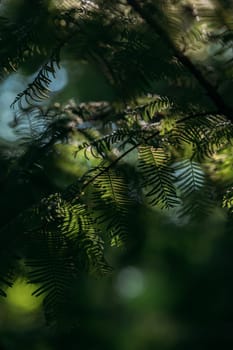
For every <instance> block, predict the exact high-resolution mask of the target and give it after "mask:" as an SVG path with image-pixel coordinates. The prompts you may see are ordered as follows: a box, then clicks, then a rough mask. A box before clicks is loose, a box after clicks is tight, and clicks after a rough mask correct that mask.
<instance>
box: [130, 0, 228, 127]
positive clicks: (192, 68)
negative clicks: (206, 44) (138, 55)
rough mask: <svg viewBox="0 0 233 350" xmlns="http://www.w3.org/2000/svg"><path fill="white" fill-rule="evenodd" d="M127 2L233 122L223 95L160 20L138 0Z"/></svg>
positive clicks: (219, 110) (218, 108)
mask: <svg viewBox="0 0 233 350" xmlns="http://www.w3.org/2000/svg"><path fill="white" fill-rule="evenodd" d="M127 3H128V4H129V5H130V6H131V7H132V8H133V9H134V11H135V12H137V13H138V14H139V16H140V17H141V18H142V19H143V20H144V21H145V22H146V23H147V24H148V25H149V26H150V27H151V28H152V29H153V30H154V31H155V32H156V33H157V34H158V35H159V36H160V37H161V38H162V39H163V40H164V42H165V44H166V45H167V46H168V47H169V48H170V49H171V50H172V51H173V53H174V56H175V57H176V58H177V59H178V60H179V61H180V62H181V63H182V64H183V66H184V67H186V69H187V70H188V71H189V72H190V73H191V74H192V75H193V76H194V77H195V78H196V80H197V81H198V82H199V84H200V85H201V86H202V87H203V88H204V90H205V91H206V93H207V95H208V96H209V98H210V99H211V100H212V102H213V103H214V105H215V106H216V107H217V110H218V112H219V113H220V114H224V115H225V116H226V117H227V118H228V119H229V120H230V121H231V122H233V109H232V108H231V107H229V106H227V105H226V103H225V101H224V100H223V98H222V96H221V95H220V94H219V93H218V92H217V90H216V89H215V87H214V86H213V85H212V84H211V83H210V82H209V81H208V80H207V79H206V78H205V76H204V75H203V73H202V72H201V71H200V70H199V69H198V68H197V66H196V65H195V64H194V63H193V62H192V61H191V60H190V58H189V57H188V56H186V55H185V54H184V53H183V52H182V51H181V50H180V49H179V48H178V47H177V46H176V45H175V43H174V42H173V41H172V39H171V38H170V36H169V35H168V33H167V32H166V30H164V28H162V26H161V25H160V24H159V22H158V21H155V20H154V19H153V17H152V16H151V14H150V13H148V11H146V10H145V9H144V8H143V6H141V5H140V3H139V1H137V0H127Z"/></svg>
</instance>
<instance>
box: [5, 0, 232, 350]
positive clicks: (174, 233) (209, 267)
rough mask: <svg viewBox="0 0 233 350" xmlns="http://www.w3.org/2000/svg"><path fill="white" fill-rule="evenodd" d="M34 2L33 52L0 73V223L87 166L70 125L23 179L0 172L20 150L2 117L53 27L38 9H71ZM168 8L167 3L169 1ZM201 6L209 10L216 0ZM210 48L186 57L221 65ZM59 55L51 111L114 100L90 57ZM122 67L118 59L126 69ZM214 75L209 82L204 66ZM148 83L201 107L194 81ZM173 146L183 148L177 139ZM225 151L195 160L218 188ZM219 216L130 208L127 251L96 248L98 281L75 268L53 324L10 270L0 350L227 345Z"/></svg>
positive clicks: (223, 236)
mask: <svg viewBox="0 0 233 350" xmlns="http://www.w3.org/2000/svg"><path fill="white" fill-rule="evenodd" d="M43 3H44V7H41V11H42V12H41V14H40V16H36V18H37V19H38V21H37V23H36V24H35V23H33V25H34V26H35V25H36V32H37V33H40V35H37V36H36V37H35V38H34V39H33V40H35V41H36V40H38V47H40V50H38V53H37V54H35V55H34V56H33V58H30V57H29V59H28V60H26V62H23V64H22V65H21V66H20V70H19V72H18V73H17V74H18V75H16V73H12V75H10V76H9V77H8V78H6V79H10V80H8V83H7V80H3V82H2V86H1V87H0V89H1V93H3V92H4V91H5V90H6V86H7V91H5V94H6V95H4V99H5V101H7V105H4V108H3V109H2V112H1V113H2V115H3V117H2V118H1V128H2V130H1V141H0V143H1V150H0V175H1V177H0V180H1V199H0V205H1V221H2V223H4V222H7V221H8V220H9V218H11V217H12V216H14V215H17V214H18V213H19V212H21V211H22V209H24V208H25V209H26V208H28V207H29V206H30V205H32V204H34V203H35V202H37V201H38V200H39V199H41V198H42V197H43V196H46V195H48V194H50V193H52V192H54V191H62V190H64V189H65V188H66V187H67V186H68V185H70V184H71V183H73V182H74V181H75V180H76V179H77V178H79V177H80V176H81V175H82V174H83V173H84V172H85V171H87V170H89V169H91V168H92V167H93V166H95V165H97V164H98V161H97V160H96V158H95V157H93V156H92V155H91V153H90V154H88V158H89V159H88V160H87V159H86V158H85V156H84V154H83V152H80V153H79V154H78V156H77V155H76V149H77V142H78V141H80V139H82V138H83V139H85V137H84V136H83V135H82V132H81V131H75V132H74V133H72V135H70V138H71V140H72V142H70V143H57V144H55V145H54V146H53V148H52V151H50V152H49V153H45V154H42V156H41V158H40V159H39V162H38V164H36V171H35V169H34V170H33V176H31V177H30V181H27V173H26V175H25V177H24V178H25V181H22V178H21V177H20V176H18V174H17V172H13V174H12V175H11V178H10V179H9V178H8V180H7V181H6V174H8V173H10V171H11V167H12V164H11V159H12V158H14V157H12V154H13V155H14V154H16V155H17V154H18V153H20V152H21V147H22V146H21V144H20V137H19V134H17V132H16V133H14V132H13V133H12V125H10V126H9V122H10V121H11V122H12V120H13V112H9V109H7V106H9V105H10V103H11V102H12V101H13V99H14V97H15V95H16V94H17V93H18V92H20V91H22V90H23V89H24V88H25V86H27V84H28V82H29V81H31V80H32V77H33V76H34V75H35V72H37V71H38V69H39V67H40V66H41V63H42V62H44V60H45V58H46V57H47V54H46V52H47V50H48V48H50V46H51V42H53V41H54V40H55V36H56V34H55V30H54V26H53V25H52V24H51V23H50V22H49V20H48V19H49V18H50V17H49V13H50V12H51V11H53V12H55V13H56V11H57V12H59V9H60V7H63V9H66V8H67V7H69V6H71V7H72V6H74V3H75V2H74V1H70V2H69V1H43ZM100 3H101V2H100ZM173 3H174V4H175V5H176V3H178V1H173ZM184 3H185V2H184ZM191 3H192V2H191ZM193 3H195V1H193ZM197 3H198V1H197ZM210 3H211V4H212V6H217V2H216V1H212V2H211V1H210ZM35 4H36V2H35ZM0 6H1V7H2V9H1V10H2V11H3V13H4V16H7V17H10V18H12V19H13V20H14V21H16V22H17V23H24V22H25V19H30V18H34V16H33V11H35V12H36V11H37V7H36V5H35V7H34V2H28V1H23V0H22V1H18V0H17V1H16V0H15V1H7V0H5V1H2V2H1V5H0ZM221 6H223V7H224V6H225V7H226V9H229V8H232V6H233V5H232V2H231V1H222V2H221ZM221 8H222V7H221ZM184 16H186V15H185V14H184ZM58 22H59V23H58V24H59V25H61V26H64V27H66V25H67V24H66V23H65V22H62V20H59V19H58ZM89 34H90V33H89ZM94 34H95V33H93V37H95V35H94ZM94 39H95V38H93V42H94V43H95V40H94ZM91 44H93V43H91V42H90V45H91ZM35 45H37V44H35ZM41 47H42V49H41ZM14 49H15V48H14V47H12V50H14ZM161 50H163V48H161ZM164 50H165V49H164ZM211 50H213V47H211V45H209V46H208V45H207V46H204V47H201V48H200V51H199V54H198V55H197V54H196V53H195V52H194V53H193V59H194V60H195V59H196V60H197V61H211V63H213V62H214V63H213V65H215V66H217V67H219V66H220V67H221V65H222V64H223V59H222V58H219V56H217V55H214V54H213V53H212V51H211ZM200 52H201V53H202V54H201V53H200ZM63 55H64V57H62V60H61V67H62V69H61V70H62V71H63V73H62V74H61V75H60V77H59V76H58V77H57V80H56V81H55V82H54V85H53V87H52V93H51V96H50V98H49V99H48V101H45V102H44V103H45V104H46V103H47V104H49V103H50V104H51V105H53V106H55V107H56V106H58V107H59V106H61V105H63V104H65V103H67V100H69V99H70V98H72V99H73V100H75V101H77V102H79V103H81V102H90V101H99V100H104V101H110V102H112V101H115V100H117V99H118V98H119V91H117V90H115V89H114V88H113V86H112V85H111V84H110V83H109V81H107V79H106V77H105V76H104V74H103V73H102V72H101V70H100V69H99V68H98V65H95V64H94V63H93V62H92V60H90V61H89V62H87V61H85V60H84V59H83V60H82V59H80V60H79V55H80V52H74V50H70V51H69V50H68V49H67V52H66V49H65V50H64V52H63ZM195 55H196V56H197V57H196V56H195ZM80 56H81V55H80ZM77 57H78V59H77ZM130 64H131V63H130V62H127V67H128V68H129V66H130ZM208 67H209V66H208ZM211 72H212V71H211ZM211 72H210V74H211ZM213 76H214V77H213V78H215V79H216V80H217V79H218V77H216V76H215V75H214V73H213ZM9 81H10V82H9ZM7 84H8V85H7ZM134 84H135V81H134V80H133V79H132V81H131V82H130V84H129V86H127V87H126V88H127V89H129V92H131V91H130V89H131V88H132V89H133V86H134ZM231 84H232V80H231V77H230V78H229V80H227V78H226V79H225V81H224V84H223V86H222V87H221V89H222V91H223V90H224V91H225V94H224V96H225V99H226V100H227V101H230V102H231V103H232V100H231V94H232V93H231ZM136 85H137V84H135V86H136ZM194 85H195V83H194ZM174 86H175V88H174ZM16 89H17V91H15V90H16ZM153 89H154V91H155V92H156V91H159V93H160V94H161V95H163V93H164V92H165V93H166V95H167V96H172V98H173V101H178V102H180V103H183V105H184V108H185V106H190V99H189V98H187V96H191V95H192V97H193V99H192V100H191V104H195V103H196V101H198V104H199V105H203V106H205V108H208V107H209V106H210V107H211V106H212V104H211V102H210V101H208V98H207V96H206V95H204V94H203V92H202V91H201V90H200V88H197V87H195V86H193V85H191V86H186V85H185V84H183V83H181V82H179V81H177V82H176V83H174V85H172V84H171V85H170V86H169V87H168V86H167V81H164V80H163V79H161V81H160V80H159V79H158V80H155V81H154V83H153ZM193 89H194V90H193ZM189 90H191V91H189ZM193 91H194V93H193ZM123 92H124V91H123ZM198 93H199V94H198ZM0 98H1V97H0ZM1 101H2V103H3V99H2V98H1ZM11 113H12V114H11ZM106 128H108V126H104V127H103V128H102V129H98V125H97V124H96V130H95V133H96V135H101V133H103V134H104V133H105V132H106ZM21 136H22V133H21ZM184 152H186V153H187V154H188V153H189V149H188V145H187V146H186V148H185V150H184ZM9 154H10V155H11V156H10V157H9ZM232 157H233V156H232V146H231V145H229V146H226V147H224V148H223V149H220V150H219V151H217V152H215V154H214V155H213V157H211V159H206V160H205V161H203V167H204V168H205V169H206V171H207V174H208V176H209V179H210V181H211V182H212V184H213V185H214V187H215V188H216V191H217V193H218V192H219V193H220V192H221V190H222V189H223V188H226V187H227V186H228V185H231V184H232V182H233V172H232V162H233V159H232ZM132 158H133V159H134V156H132ZM29 159H30V158H29ZM129 164H131V163H130V162H129ZM21 167H22V168H23V169H24V164H23V165H20V164H19V168H18V169H19V171H21ZM25 168H26V167H25ZM29 171H31V170H29ZM12 177H13V180H12ZM226 218H227V212H226V210H225V209H222V208H218V207H217V206H216V208H214V210H213V211H212V214H211V215H209V216H208V217H205V216H204V217H200V218H199V219H198V220H196V221H195V222H193V223H190V222H188V223H185V222H184V223H180V222H177V218H176V212H171V213H167V212H165V213H164V212H163V213H161V211H159V210H157V209H154V208H150V207H148V206H146V205H143V204H142V203H138V205H137V206H135V207H134V209H133V212H132V214H131V217H130V218H129V223H128V225H129V232H128V235H129V245H128V247H127V248H125V247H121V248H118V249H116V248H114V247H110V248H108V250H107V252H106V255H107V257H108V261H110V264H111V266H113V273H112V274H111V276H109V277H105V278H101V279H99V278H94V277H90V276H89V277H88V276H87V275H86V274H83V275H80V277H79V281H78V282H77V285H74V286H73V288H72V298H70V300H72V302H71V303H70V304H69V296H67V299H68V300H67V308H66V310H63V311H64V312H63V321H62V322H61V324H60V328H59V330H56V331H55V330H53V329H50V328H48V327H47V326H46V322H45V319H44V315H43V312H42V306H41V305H42V301H41V299H40V298H35V297H33V296H31V293H32V292H33V291H34V289H35V288H34V286H32V285H29V284H28V283H27V281H25V280H24V278H23V269H24V267H23V266H21V267H20V268H21V269H22V271H21V270H20V271H19V273H18V275H19V277H18V279H17V281H16V282H15V284H14V286H13V287H12V288H9V289H8V297H7V298H6V299H3V298H2V299H1V300H0V350H13V349H16V348H17V349H19V350H20V349H30V350H53V349H58V350H59V349H71V350H72V349H86V350H98V349H101V350H102V349H113V350H114V349H121V350H131V349H132V350H154V349H158V350H182V349H184V350H186V349H189V350H192V349H195V350H196V349H200V350H202V349H203V350H206V349H219V348H225V347H228V348H231V346H232V345H233V332H232V330H233V303H232V294H233V282H232V274H233V255H232V249H233V237H232V229H231V227H229V226H227V220H226ZM20 268H19V269H20ZM20 276H21V277H20ZM74 301H75V302H74Z"/></svg>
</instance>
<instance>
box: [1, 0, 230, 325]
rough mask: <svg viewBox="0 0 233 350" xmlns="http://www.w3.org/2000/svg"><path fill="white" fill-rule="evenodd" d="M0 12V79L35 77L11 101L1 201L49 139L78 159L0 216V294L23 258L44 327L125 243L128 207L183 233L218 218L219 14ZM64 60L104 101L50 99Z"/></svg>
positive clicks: (223, 139) (136, 9)
mask: <svg viewBox="0 0 233 350" xmlns="http://www.w3.org/2000/svg"><path fill="white" fill-rule="evenodd" d="M1 6H2V7H3V8H2V14H1V16H2V17H1V19H0V35H1V44H0V52H1V64H0V69H1V74H2V76H3V77H4V78H5V77H6V76H7V75H8V74H11V73H12V72H14V71H16V70H20V69H21V71H22V72H24V71H26V72H27V70H28V71H29V72H31V71H30V70H33V71H34V72H35V71H36V72H37V73H36V75H35V74H34V77H33V78H32V80H31V82H30V83H29V84H28V86H27V87H26V88H25V89H24V90H23V91H20V92H19V93H18V94H17V96H16V97H15V99H14V101H12V110H13V111H14V114H15V119H14V128H15V130H16V132H17V135H18V141H17V146H18V144H20V147H18V152H15V149H13V150H12V148H11V152H10V153H9V154H7V153H6V152H5V154H4V152H3V156H4V157H5V158H3V159H5V162H6V163H7V164H10V165H7V173H6V174H4V176H2V179H1V182H2V186H4V187H5V189H4V196H5V197H6V196H7V195H8V192H10V190H11V191H12V184H16V189H15V190H16V191H17V190H18V188H19V187H17V186H18V185H20V184H23V185H22V187H21V189H22V193H21V196H23V195H24V193H23V192H24V191H27V189H28V188H29V189H30V186H32V184H33V182H34V181H36V179H38V177H40V172H41V169H43V164H44V161H45V160H46V157H48V156H49V155H50V154H51V153H52V152H54V149H55V148H56V146H57V145H59V144H65V143H67V142H68V143H71V144H73V145H74V146H75V152H74V155H73V156H74V157H75V160H76V161H77V164H80V163H81V162H82V161H83V157H86V159H87V162H86V163H87V164H89V169H87V167H86V171H85V172H84V173H83V174H80V176H79V177H78V178H77V179H75V181H74V182H73V183H72V184H69V185H68V186H67V187H66V188H63V189H61V188H57V187H56V186H54V187H53V186H49V185H48V184H47V186H43V189H42V190H39V191H38V193H37V194H36V196H35V198H33V199H32V198H30V200H29V201H28V203H26V204H25V205H22V206H20V205H19V206H16V207H15V208H14V209H12V210H11V211H10V212H9V214H8V215H5V214H4V215H3V219H2V228H1V238H0V239H1V248H0V250H1V261H0V269H1V278H0V282H1V289H0V294H1V295H2V296H5V295H6V287H8V286H11V285H12V284H13V282H14V279H15V278H16V276H18V274H19V267H18V266H19V262H21V261H23V262H24V273H25V275H26V276H27V278H28V281H29V283H33V284H37V285H38V286H37V287H35V291H34V293H33V294H34V295H35V296H39V295H43V296H44V308H45V314H46V316H47V320H48V322H50V323H52V324H53V323H59V320H60V318H62V313H63V310H64V308H65V307H66V306H65V303H66V299H67V296H69V295H72V286H73V285H74V284H75V283H76V281H78V279H79V276H80V274H84V273H85V274H88V273H89V274H91V275H95V276H103V275H106V274H109V273H110V272H111V270H112V267H111V266H110V265H111V264H110V263H109V262H108V261H107V259H106V257H105V256H106V252H109V250H111V249H113V248H112V247H122V246H125V247H126V248H127V247H128V246H129V245H130V241H131V240H132V237H129V236H130V235H129V232H130V228H129V226H130V225H131V222H132V215H133V212H134V211H135V208H137V207H139V206H146V207H153V208H155V209H156V210H163V209H165V210H166V212H167V213H168V215H171V216H173V217H174V216H176V220H177V222H178V224H179V225H184V224H185V223H186V222H187V221H188V222H189V223H192V222H195V220H197V218H200V217H201V216H204V215H209V213H210V212H211V211H213V210H214V208H216V207H222V206H223V207H224V208H227V209H228V211H229V218H228V220H231V217H232V189H231V187H230V188H228V187H227V186H226V187H224V188H221V190H219V188H216V186H214V185H213V181H212V179H211V177H210V175H209V173H208V169H207V167H206V162H212V160H213V158H214V157H215V155H216V154H217V153H218V152H219V151H221V150H223V149H225V148H226V147H228V146H229V145H231V142H232V138H233V129H232V121H233V105H232V103H231V100H230V95H231V87H232V85H231V84H232V83H231V80H232V69H233V65H232V64H233V59H232V51H231V45H232V11H233V9H232V5H231V4H230V2H228V1H223V0H215V1H214V0H213V1H211V2H209V1H201V0H200V1H193V2H189V1H181V0H180V1H172V0H166V1H162V0H161V1H158V0H156V1H151V0H146V1H139V0H127V1H124V0H122V1H107V2H106V1H101V0H96V1H61V2H60V1H57V2H56V1H51V2H50V1H43V0H40V1H39V0H38V1H34V2H33V6H32V8H31V7H30V6H31V5H30V6H29V2H28V1H25V2H24V3H22V4H21V5H20V6H19V7H18V9H16V10H15V11H13V10H12V11H10V10H8V4H7V1H6V4H3V5H1ZM28 6H29V7H30V10H27V11H25V10H26V9H27V7H28ZM9 8H10V7H9ZM12 8H13V7H12ZM74 62H75V63H76V64H77V65H78V64H80V66H81V64H83V63H84V64H87V65H90V66H93V67H94V68H95V70H96V71H99V72H100V74H101V76H102V79H103V80H104V82H105V84H106V86H107V88H108V91H111V92H112V93H111V96H110V97H109V95H108V96H107V97H106V100H105V101H103V100H98V101H91V100H87V101H80V100H75V99H73V100H69V101H68V102H67V101H66V102H64V103H63V102H62V103H54V101H55V99H56V96H53V93H52V92H51V91H50V88H49V87H50V83H51V81H52V78H53V77H56V73H57V71H58V70H59V68H60V66H62V65H69V64H70V63H74ZM92 83H94V82H92V81H90V82H89V84H92ZM77 84H78V82H77ZM71 97H73V96H71ZM44 181H45V182H46V180H45V179H44ZM13 189H14V185H13ZM3 212H4V211H3ZM141 235H143V232H141Z"/></svg>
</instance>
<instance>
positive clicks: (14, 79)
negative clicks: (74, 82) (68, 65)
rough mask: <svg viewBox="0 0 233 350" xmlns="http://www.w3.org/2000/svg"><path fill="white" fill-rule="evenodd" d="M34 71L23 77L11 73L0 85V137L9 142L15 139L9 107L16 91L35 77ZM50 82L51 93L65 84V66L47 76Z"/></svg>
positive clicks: (24, 86)
mask: <svg viewBox="0 0 233 350" xmlns="http://www.w3.org/2000/svg"><path fill="white" fill-rule="evenodd" d="M36 74H37V73H35V74H34V75H32V76H29V77H25V76H23V75H22V74H20V73H14V74H11V75H10V76H9V77H8V78H6V79H5V80H4V81H3V82H2V84H1V85H0V138H1V139H3V140H6V141H9V142H11V141H12V142H13V141H15V140H16V139H17V135H16V134H15V131H14V128H12V126H11V122H12V121H13V120H14V110H13V109H12V108H11V107H10V106H11V104H12V102H13V101H14V99H15V97H16V96H17V94H18V93H20V92H21V91H23V90H24V89H25V88H26V87H27V85H28V84H29V83H31V82H32V81H33V80H34V78H35V77H36ZM49 78H50V79H51V83H50V85H49V89H50V90H51V94H52V95H54V93H56V92H58V91H60V90H61V89H63V88H64V87H65V85H66V84H67V80H68V77H67V71H66V69H65V68H63V67H62V68H61V69H59V70H57V72H56V77H55V78H54V77H53V76H52V74H51V75H50V76H49Z"/></svg>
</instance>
